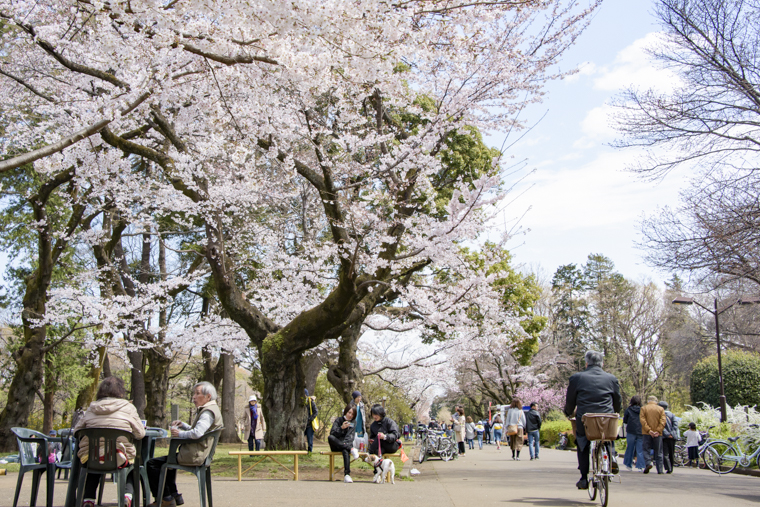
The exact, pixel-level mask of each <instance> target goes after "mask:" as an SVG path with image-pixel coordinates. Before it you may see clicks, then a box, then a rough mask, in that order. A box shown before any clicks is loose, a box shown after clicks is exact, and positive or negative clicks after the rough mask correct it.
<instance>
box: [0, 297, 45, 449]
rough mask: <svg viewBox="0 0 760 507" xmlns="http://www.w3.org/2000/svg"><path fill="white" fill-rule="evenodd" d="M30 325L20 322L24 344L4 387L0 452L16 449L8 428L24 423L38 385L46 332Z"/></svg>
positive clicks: (25, 423)
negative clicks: (10, 378)
mask: <svg viewBox="0 0 760 507" xmlns="http://www.w3.org/2000/svg"><path fill="white" fill-rule="evenodd" d="M24 313H26V312H24ZM31 326H32V325H31V323H25V325H24V335H25V337H26V340H25V341H26V344H25V345H24V347H23V349H22V350H21V357H20V358H19V359H18V360H17V361H16V374H15V375H14V376H13V380H12V381H11V385H10V387H9V388H8V401H7V402H6V404H5V408H4V409H3V411H2V413H0V452H11V451H13V450H17V446H16V437H15V436H14V435H13V433H11V428H13V427H16V426H20V427H22V428H23V427H25V426H26V425H27V422H28V420H29V414H30V413H31V411H32V406H33V405H34V397H35V396H36V394H37V390H38V389H39V388H40V387H41V386H42V373H43V362H42V357H43V355H44V352H43V351H42V345H43V343H44V342H45V337H46V335H47V334H46V331H45V327H44V326H43V327H38V328H32V327H31Z"/></svg>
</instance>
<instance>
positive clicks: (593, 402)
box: [565, 350, 621, 489]
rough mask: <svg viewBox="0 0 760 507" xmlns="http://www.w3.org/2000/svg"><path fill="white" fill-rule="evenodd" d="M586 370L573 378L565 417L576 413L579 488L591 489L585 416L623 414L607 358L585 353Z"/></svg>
mask: <svg viewBox="0 0 760 507" xmlns="http://www.w3.org/2000/svg"><path fill="white" fill-rule="evenodd" d="M585 359H586V369H585V370H583V371H581V372H578V373H576V374H574V375H573V376H572V377H570V384H569V385H568V386H567V398H566V400H565V415H566V416H568V417H570V416H572V414H573V411H575V421H576V425H575V442H576V446H577V451H578V470H580V471H581V479H580V480H579V481H578V482H577V483H576V484H575V485H576V486H577V487H578V489H588V471H589V452H590V445H589V441H588V439H587V438H586V430H585V428H584V426H583V421H582V419H581V418H582V417H583V414H589V413H590V414H613V413H617V412H620V406H621V398H620V384H618V379H617V378H616V377H615V375H612V374H611V373H607V372H606V371H604V370H603V369H602V362H603V359H604V357H603V356H602V354H601V353H600V352H596V351H594V350H589V351H588V352H586V356H585ZM612 472H613V473H617V472H618V467H617V461H615V460H613V461H612Z"/></svg>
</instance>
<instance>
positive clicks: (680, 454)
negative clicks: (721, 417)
mask: <svg viewBox="0 0 760 507" xmlns="http://www.w3.org/2000/svg"><path fill="white" fill-rule="evenodd" d="M713 428H715V426H710V427H709V428H708V429H707V431H700V432H699V434H700V437H701V438H700V442H702V443H701V444H700V445H699V449H698V450H697V455H698V456H699V457H700V458H701V459H702V467H701V468H707V463H706V462H705V457H704V452H705V449H707V446H708V445H709V444H710V443H711V442H713V441H714V440H713V439H712V438H711V437H710V430H711V429H713ZM685 444H686V440H683V439H682V440H679V441H678V443H677V444H676V454H675V458H676V466H679V467H680V466H684V465H686V463H688V462H689V449H688V448H687V447H686V445H685ZM697 466H699V458H697Z"/></svg>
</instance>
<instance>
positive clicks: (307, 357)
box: [301, 350, 326, 394]
mask: <svg viewBox="0 0 760 507" xmlns="http://www.w3.org/2000/svg"><path fill="white" fill-rule="evenodd" d="M325 355H326V354H325V352H324V351H315V350H310V351H309V352H307V353H306V354H304V356H303V358H302V359H301V363H302V365H303V372H304V377H305V379H306V380H305V384H306V389H308V390H309V394H314V393H315V392H316V390H317V377H319V372H321V371H322V366H323V365H324V364H325V359H324V356H325Z"/></svg>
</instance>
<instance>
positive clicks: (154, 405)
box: [144, 347, 171, 428]
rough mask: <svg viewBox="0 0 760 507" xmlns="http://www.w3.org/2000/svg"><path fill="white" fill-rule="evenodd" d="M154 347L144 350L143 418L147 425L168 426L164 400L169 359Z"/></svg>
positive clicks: (166, 389) (165, 398)
mask: <svg viewBox="0 0 760 507" xmlns="http://www.w3.org/2000/svg"><path fill="white" fill-rule="evenodd" d="M156 349H157V347H154V348H152V349H147V350H145V352H144V354H145V355H146V356H147V358H148V368H147V371H146V372H145V398H146V405H145V419H147V421H148V426H154V427H158V428H168V427H169V422H170V421H169V420H168V417H167V414H166V400H167V394H168V392H169V366H170V365H171V359H170V358H168V357H166V356H165V355H164V354H163V353H161V352H159V351H157V350H156Z"/></svg>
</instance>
